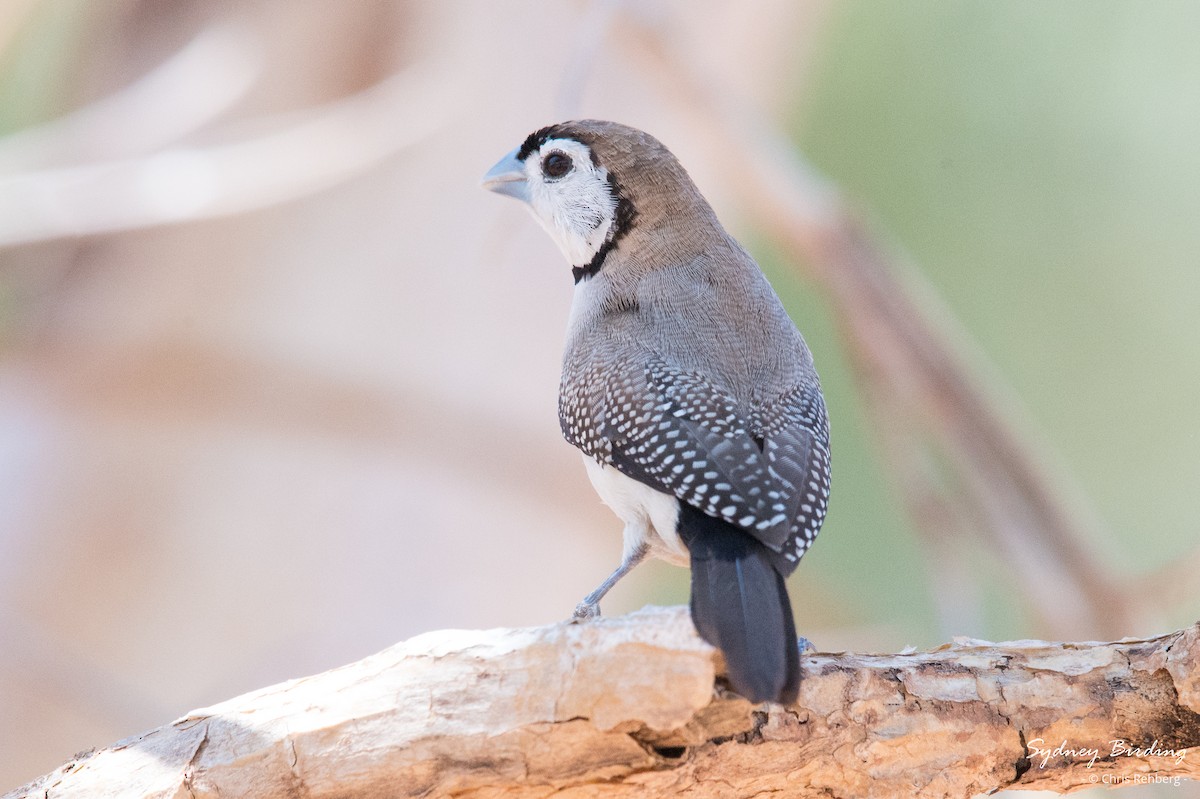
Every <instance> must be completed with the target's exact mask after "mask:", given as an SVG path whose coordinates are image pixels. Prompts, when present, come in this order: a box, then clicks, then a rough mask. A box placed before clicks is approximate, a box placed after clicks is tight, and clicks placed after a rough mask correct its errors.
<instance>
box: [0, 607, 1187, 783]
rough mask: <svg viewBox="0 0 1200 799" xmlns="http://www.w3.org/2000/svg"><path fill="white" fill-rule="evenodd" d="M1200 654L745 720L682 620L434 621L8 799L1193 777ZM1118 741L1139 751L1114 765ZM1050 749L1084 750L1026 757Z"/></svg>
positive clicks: (984, 649) (826, 695) (898, 686)
mask: <svg viewBox="0 0 1200 799" xmlns="http://www.w3.org/2000/svg"><path fill="white" fill-rule="evenodd" d="M1198 660H1200V625H1197V626H1193V627H1190V628H1188V629H1185V630H1181V631H1179V632H1175V633H1170V634H1168V635H1163V636H1160V637H1158V638H1152V639H1146V640H1125V641H1121V642H1118V643H1084V644H1056V643H1043V642H1037V641H1021V642H1015V643H1007V644H991V643H986V642H979V641H959V642H956V643H954V644H950V645H946V646H942V647H939V648H938V649H935V650H933V651H930V652H906V653H902V654H895V655H862V654H848V653H842V654H812V655H808V656H806V657H805V658H804V679H803V684H802V689H801V692H800V699H799V702H798V703H797V705H796V706H794V707H781V706H771V705H762V706H757V707H756V706H752V705H750V704H749V703H748V702H746V701H745V700H743V699H741V698H738V697H736V696H733V695H730V694H727V693H726V692H724V691H723V690H722V689H721V688H720V679H719V674H720V668H721V662H720V656H719V654H718V653H717V652H715V651H714V650H713V649H712V648H711V647H709V646H707V645H706V644H704V643H703V642H702V641H700V640H699V639H698V638H697V637H696V634H695V632H694V630H693V628H692V625H691V622H690V621H689V619H688V617H687V611H686V609H683V608H665V609H664V608H648V609H646V610H643V611H641V612H639V613H634V614H631V615H629V616H624V617H621V618H614V619H603V620H598V621H594V622H588V623H583V624H567V623H563V624H558V625H553V626H549V627H540V628H531V629H502V630H486V631H441V632H434V633H429V634H426V635H422V636H418V637H417V638H413V639H411V640H409V641H407V642H404V643H402V644H399V645H397V646H394V647H392V648H390V649H387V650H385V651H383V652H381V653H379V654H377V655H373V656H371V657H368V658H366V659H364V660H361V661H359V662H357V663H352V664H350V665H348V666H344V667H342V668H338V669H334V670H332V671H328V672H325V673H323V674H318V675H316V676H313V677H307V678H303V679H299V680H293V681H290V682H287V683H282V684H280V685H275V686H272V687H270V688H265V689H263V690H260V691H256V692H254V693H250V694H246V695H244V696H240V697H237V698H236V699H231V700H229V701H227V702H224V703H222V704H219V705H215V706H213V707H209V708H204V709H201V710H196V711H193V712H192V713H189V714H188V715H186V716H184V717H183V718H181V719H178V720H176V721H174V722H172V723H170V724H167V725H165V726H162V727H159V728H158V729H155V730H151V731H150V732H147V733H145V734H144V735H139V736H137V737H134V738H130V739H127V740H125V741H121V742H119V743H117V744H114V745H113V746H110V747H108V748H106V749H101V750H99V751H96V752H93V753H90V754H86V755H80V756H78V757H77V758H76V759H75V760H73V761H72V762H70V763H67V764H66V765H64V766H62V767H61V768H59V769H58V770H56V771H54V772H53V773H51V774H48V775H46V776H45V777H43V778H41V779H40V780H37V781H36V782H34V783H32V784H30V785H28V786H26V787H24V788H21V789H18V790H17V791H14V792H12V793H10V794H8V795H7V797H6V798H5V799H15V798H16V797H51V798H54V797H64V798H65V797H130V798H131V799H132V797H217V796H221V797H226V799H228V797H235V796H254V797H261V798H262V799H270V798H271V797H297V796H303V797H335V796H356V797H375V796H379V797H383V796H389V797H391V796H451V795H452V796H459V797H499V796H504V797H544V796H549V795H552V794H553V795H555V796H562V797H590V796H605V797H607V796H614V797H617V796H619V797H658V796H674V795H696V796H706V797H742V796H754V795H758V794H760V793H764V792H768V791H778V792H780V793H781V794H782V795H786V796H798V797H804V796H868V797H869V796H881V797H882V796H907V795H913V796H921V797H967V796H972V795H975V794H977V793H979V792H983V791H990V790H993V789H1002V788H1006V787H1022V788H1040V789H1048V790H1056V791H1068V790H1071V789H1075V788H1080V787H1087V786H1092V785H1111V784H1116V783H1118V782H1120V781H1121V780H1126V781H1128V782H1132V781H1133V780H1138V779H1141V780H1144V779H1145V778H1146V777H1147V775H1158V777H1159V778H1160V779H1161V778H1165V777H1175V776H1178V777H1183V778H1191V779H1195V778H1197V777H1200V752H1196V753H1195V755H1193V754H1192V753H1191V752H1188V751H1179V750H1184V749H1186V748H1188V747H1192V746H1197V745H1200V670H1198V669H1197V661H1198ZM714 680H715V681H716V682H715V684H716V685H717V689H716V690H715V691H714ZM1039 740H1040V741H1041V742H1040V743H1039V742H1038V741H1039ZM1113 741H1124V742H1126V744H1127V746H1136V747H1140V748H1143V749H1144V748H1147V747H1151V748H1153V749H1155V750H1156V751H1155V752H1153V753H1145V752H1142V753H1139V754H1135V755H1129V754H1120V755H1118V756H1115V757H1114V756H1113V755H1112V751H1113V743H1112V742H1113ZM1060 744H1065V748H1067V749H1072V750H1088V749H1095V750H1097V753H1096V757H1095V758H1094V761H1093V757H1092V755H1091V754H1090V753H1088V752H1082V753H1080V752H1076V753H1075V754H1071V753H1062V752H1059V753H1049V754H1044V755H1042V756H1039V754H1038V752H1037V751H1036V750H1037V749H1043V750H1046V751H1047V752H1050V750H1053V749H1054V748H1055V747H1058V746H1059V745H1060ZM1168 750H1175V751H1173V752H1168Z"/></svg>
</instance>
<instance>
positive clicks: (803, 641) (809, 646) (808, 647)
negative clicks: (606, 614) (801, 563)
mask: <svg viewBox="0 0 1200 799" xmlns="http://www.w3.org/2000/svg"><path fill="white" fill-rule="evenodd" d="M575 612H576V613H578V612H579V608H576V609H575ZM796 645H797V646H799V648H800V654H804V653H805V652H816V651H817V648H816V647H815V646H813V642H812V641H810V640H808V639H807V638H805V637H804V636H798V637H797V638H796Z"/></svg>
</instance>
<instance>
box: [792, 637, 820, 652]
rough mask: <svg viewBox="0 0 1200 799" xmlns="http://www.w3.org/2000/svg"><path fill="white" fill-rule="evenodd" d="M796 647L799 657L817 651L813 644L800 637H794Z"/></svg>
mask: <svg viewBox="0 0 1200 799" xmlns="http://www.w3.org/2000/svg"><path fill="white" fill-rule="evenodd" d="M796 646H797V647H798V648H799V649H800V654H801V655H803V654H805V653H806V652H816V651H817V647H816V646H815V645H814V644H813V642H812V641H810V640H808V639H807V638H805V637H804V636H802V635H801V636H797V637H796Z"/></svg>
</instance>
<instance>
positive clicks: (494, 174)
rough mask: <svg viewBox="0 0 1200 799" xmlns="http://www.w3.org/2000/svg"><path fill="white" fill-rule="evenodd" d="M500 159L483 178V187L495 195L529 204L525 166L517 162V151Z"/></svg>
mask: <svg viewBox="0 0 1200 799" xmlns="http://www.w3.org/2000/svg"><path fill="white" fill-rule="evenodd" d="M518 150H520V148H519V147H518V148H516V149H514V150H513V151H512V152H511V153H509V154H508V155H506V156H504V157H503V158H501V159H500V161H499V163H497V164H496V165H495V166H494V167H492V168H491V169H489V170H488V172H487V174H486V175H484V176H483V183H482V185H483V187H484V188H485V189H489V190H490V191H494V192H496V193H497V194H507V195H508V196H509V197H516V198H517V199H518V200H521V201H522V202H529V184H528V183H526V182H525V165H524V164H522V163H521V162H520V161H518V160H517V151H518Z"/></svg>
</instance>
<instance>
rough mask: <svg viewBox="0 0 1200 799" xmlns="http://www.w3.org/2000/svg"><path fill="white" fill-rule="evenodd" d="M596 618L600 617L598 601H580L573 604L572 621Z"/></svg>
mask: <svg viewBox="0 0 1200 799" xmlns="http://www.w3.org/2000/svg"><path fill="white" fill-rule="evenodd" d="M598 618H600V603H598V602H580V603H579V604H578V605H576V606H575V613H574V614H573V615H572V616H571V620H572V621H582V620H584V619H598Z"/></svg>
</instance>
